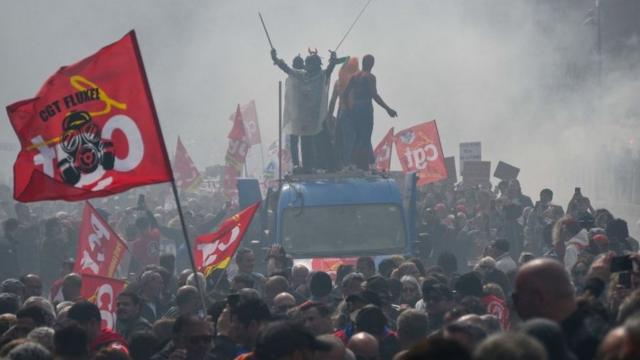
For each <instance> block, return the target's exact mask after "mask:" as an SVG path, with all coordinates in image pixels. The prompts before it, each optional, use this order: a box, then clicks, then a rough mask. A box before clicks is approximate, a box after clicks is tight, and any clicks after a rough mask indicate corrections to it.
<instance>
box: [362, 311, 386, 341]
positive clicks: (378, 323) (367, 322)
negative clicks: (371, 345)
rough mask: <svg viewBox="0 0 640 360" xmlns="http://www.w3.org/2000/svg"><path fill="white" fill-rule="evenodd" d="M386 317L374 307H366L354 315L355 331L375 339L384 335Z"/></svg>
mask: <svg viewBox="0 0 640 360" xmlns="http://www.w3.org/2000/svg"><path fill="white" fill-rule="evenodd" d="M386 326H387V317H386V316H385V315H384V313H383V312H382V310H381V309H380V308H379V307H377V306H375V305H367V306H365V307H363V308H362V309H360V311H358V314H357V315H356V331H364V332H366V333H369V334H371V335H373V336H376V337H381V336H382V335H384V333H385V328H386Z"/></svg>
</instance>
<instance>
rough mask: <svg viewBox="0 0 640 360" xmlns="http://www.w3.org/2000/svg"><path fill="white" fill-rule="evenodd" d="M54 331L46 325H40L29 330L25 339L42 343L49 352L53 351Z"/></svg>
mask: <svg viewBox="0 0 640 360" xmlns="http://www.w3.org/2000/svg"><path fill="white" fill-rule="evenodd" d="M54 333H55V331H54V330H53V329H52V328H50V327H46V326H41V327H38V328H35V329H33V330H31V332H30V333H29V335H27V339H28V340H31V341H33V342H36V343H38V344H40V345H42V346H43V347H44V348H45V349H47V351H49V352H50V353H52V352H53V335H54Z"/></svg>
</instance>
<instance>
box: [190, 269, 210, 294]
mask: <svg viewBox="0 0 640 360" xmlns="http://www.w3.org/2000/svg"><path fill="white" fill-rule="evenodd" d="M196 276H197V277H198V283H197V284H196ZM187 285H191V286H193V287H195V288H196V289H198V285H200V290H201V291H202V292H203V293H205V294H206V293H207V282H206V281H205V280H204V275H202V273H200V272H199V273H197V274H191V275H189V277H188V278H187Z"/></svg>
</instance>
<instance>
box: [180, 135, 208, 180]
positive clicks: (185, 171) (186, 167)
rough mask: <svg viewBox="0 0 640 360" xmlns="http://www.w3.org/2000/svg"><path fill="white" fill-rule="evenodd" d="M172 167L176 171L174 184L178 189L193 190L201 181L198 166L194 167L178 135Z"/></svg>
mask: <svg viewBox="0 0 640 360" xmlns="http://www.w3.org/2000/svg"><path fill="white" fill-rule="evenodd" d="M173 168H174V170H175V173H176V175H175V178H176V184H177V185H178V187H179V188H180V189H182V190H184V191H193V190H195V189H197V188H198V186H200V184H201V183H202V177H200V173H199V172H198V168H196V165H195V164H194V163H193V160H191V156H189V153H187V149H186V148H185V147H184V145H182V141H180V136H178V144H177V145H176V156H175V158H174V160H173Z"/></svg>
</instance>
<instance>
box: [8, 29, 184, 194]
mask: <svg viewBox="0 0 640 360" xmlns="http://www.w3.org/2000/svg"><path fill="white" fill-rule="evenodd" d="M7 112H8V114H9V119H10V120H11V124H12V125H13V128H14V130H15V132H16V134H17V135H18V138H19V140H20V145H21V151H20V153H19V154H18V157H17V159H16V162H15V165H14V197H15V198H16V199H17V200H19V201H23V202H30V201H39V200H67V201H72V200H83V199H90V198H94V197H100V196H106V195H111V194H115V193H119V192H122V191H125V190H128V189H130V188H132V187H136V186H141V185H147V184H154V183H159V182H167V181H171V180H173V175H172V173H171V167H170V165H169V162H168V157H167V154H166V150H165V146H164V140H163V138H162V134H161V131H160V126H159V124H158V120H157V117H156V114H155V108H154V105H153V101H152V99H151V94H150V91H149V85H148V83H147V80H146V75H145V72H144V67H143V64H142V58H141V56H140V51H139V49H138V43H137V40H136V37H135V33H134V32H133V31H131V32H130V33H128V34H127V35H125V36H124V37H123V38H122V39H120V40H119V41H117V42H115V43H113V44H111V45H109V46H107V47H104V48H102V49H101V50H99V51H98V52H97V53H95V54H93V55H91V56H89V57H88V58H85V59H83V60H81V61H79V62H77V63H75V64H73V65H70V66H65V67H62V68H60V70H58V71H57V72H56V73H55V74H53V75H52V76H51V77H50V78H49V79H48V80H47V81H46V82H45V84H44V85H43V86H42V88H41V89H40V91H39V92H38V94H37V95H36V97H34V98H32V99H28V100H23V101H19V102H17V103H14V104H12V105H9V106H7Z"/></svg>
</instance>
